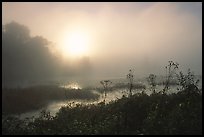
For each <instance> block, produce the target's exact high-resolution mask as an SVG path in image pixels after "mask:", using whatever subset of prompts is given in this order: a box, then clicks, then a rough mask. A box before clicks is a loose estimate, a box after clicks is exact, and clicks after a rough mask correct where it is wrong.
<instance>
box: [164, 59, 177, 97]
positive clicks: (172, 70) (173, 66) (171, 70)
mask: <svg viewBox="0 0 204 137" xmlns="http://www.w3.org/2000/svg"><path fill="white" fill-rule="evenodd" d="M178 66H179V64H178V63H177V62H173V61H169V64H168V65H167V66H165V69H166V80H165V83H164V84H165V86H164V89H163V90H162V93H163V94H164V93H165V92H166V91H167V90H168V89H169V83H170V80H171V79H172V78H173V75H174V74H176V70H177V69H178Z"/></svg>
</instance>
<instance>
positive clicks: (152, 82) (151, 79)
mask: <svg viewBox="0 0 204 137" xmlns="http://www.w3.org/2000/svg"><path fill="white" fill-rule="evenodd" d="M147 81H148V82H149V84H150V85H151V90H152V92H153V93H154V94H155V93H156V91H155V88H156V75H154V74H150V75H149V77H148V79H147Z"/></svg>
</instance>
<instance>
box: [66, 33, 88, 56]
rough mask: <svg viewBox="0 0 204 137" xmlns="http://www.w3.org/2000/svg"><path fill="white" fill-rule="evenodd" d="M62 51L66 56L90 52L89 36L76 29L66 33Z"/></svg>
mask: <svg viewBox="0 0 204 137" xmlns="http://www.w3.org/2000/svg"><path fill="white" fill-rule="evenodd" d="M63 41H64V42H63V46H62V52H63V54H64V55H65V56H83V55H87V54H88V46H89V38H88V35H87V34H86V33H84V32H81V31H74V32H71V33H68V34H66V35H65V37H64V40H63Z"/></svg>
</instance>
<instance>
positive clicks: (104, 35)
mask: <svg viewBox="0 0 204 137" xmlns="http://www.w3.org/2000/svg"><path fill="white" fill-rule="evenodd" d="M2 12H3V13H2V16H3V17H2V21H3V22H2V23H3V24H6V23H9V22H11V21H16V22H18V23H20V24H23V25H25V26H27V27H28V28H29V29H30V32H31V35H32V36H36V35H40V36H42V37H44V38H46V39H47V40H49V41H51V42H53V44H52V45H54V47H55V50H54V51H57V53H58V54H60V53H61V54H69V53H70V52H68V51H65V49H64V48H62V47H66V46H68V45H69V44H68V43H66V39H69V36H71V35H73V33H75V32H79V33H82V34H83V35H82V37H83V38H82V39H86V40H87V41H88V42H87V43H86V50H85V51H83V52H81V55H85V56H88V57H89V59H90V62H91V65H92V68H93V74H94V75H96V76H104V77H123V76H125V75H126V74H127V73H128V70H129V69H130V68H132V69H133V70H134V74H135V75H136V76H147V75H148V74H149V73H154V74H164V72H165V70H164V67H165V65H167V63H168V61H169V60H173V61H176V62H178V63H179V64H180V67H181V69H183V70H184V71H186V70H187V69H188V68H191V70H192V71H194V72H195V73H196V74H202V3H201V2H200V3H136V2H135V3H131V2H128V3H57V2H55V3H31V2H29V3H8V2H6V3H3V7H2ZM82 39H81V40H82ZM66 50H69V49H66ZM77 52H79V51H77ZM75 58H76V56H74V55H73V56H68V57H67V60H72V61H74V60H75Z"/></svg>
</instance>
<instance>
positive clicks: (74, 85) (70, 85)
mask: <svg viewBox="0 0 204 137" xmlns="http://www.w3.org/2000/svg"><path fill="white" fill-rule="evenodd" d="M60 87H62V88H65V89H82V87H81V86H80V85H79V84H78V83H68V84H64V85H61V86H60Z"/></svg>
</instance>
